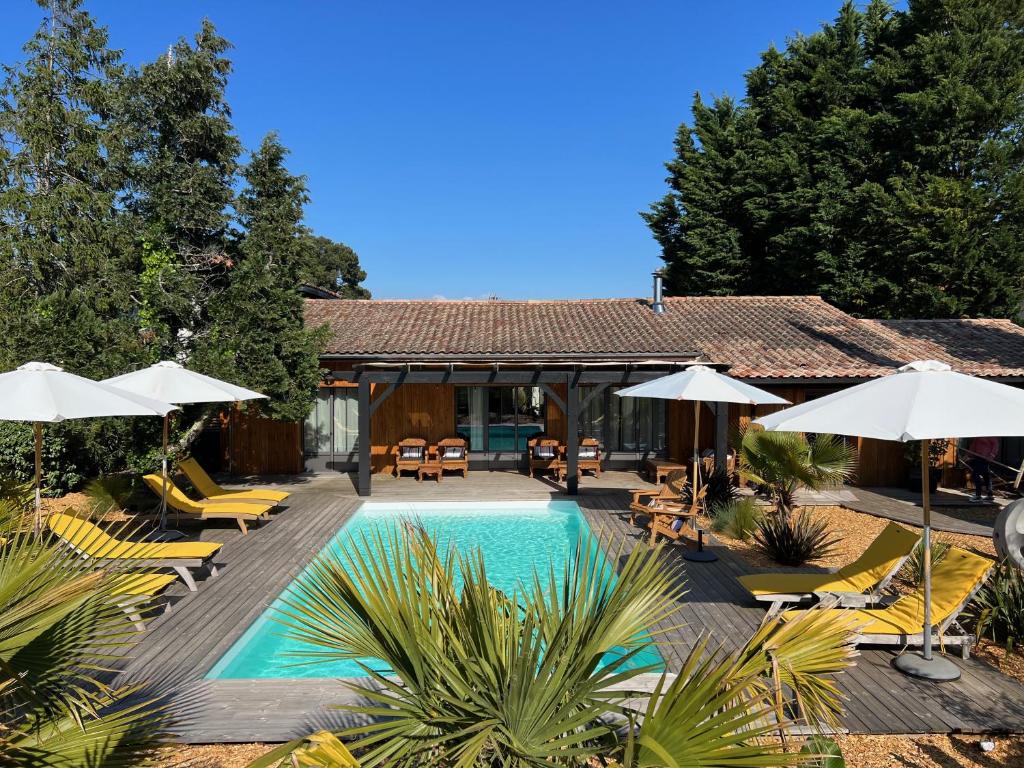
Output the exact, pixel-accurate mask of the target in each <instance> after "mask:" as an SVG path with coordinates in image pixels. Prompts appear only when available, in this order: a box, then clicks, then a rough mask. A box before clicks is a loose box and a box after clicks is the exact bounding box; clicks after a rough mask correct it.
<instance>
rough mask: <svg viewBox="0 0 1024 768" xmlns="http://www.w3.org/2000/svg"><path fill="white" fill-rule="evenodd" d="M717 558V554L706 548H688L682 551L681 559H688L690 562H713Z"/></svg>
mask: <svg viewBox="0 0 1024 768" xmlns="http://www.w3.org/2000/svg"><path fill="white" fill-rule="evenodd" d="M717 559H718V555H716V554H715V553H714V552H709V551H708V550H706V549H694V550H690V549H688V550H686V551H685V552H683V560H689V561H690V562H691V563H713V562H715V560H717Z"/></svg>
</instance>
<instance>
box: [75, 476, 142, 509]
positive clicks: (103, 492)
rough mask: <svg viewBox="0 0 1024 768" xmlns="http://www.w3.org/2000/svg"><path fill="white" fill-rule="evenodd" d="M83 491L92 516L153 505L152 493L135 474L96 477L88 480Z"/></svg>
mask: <svg viewBox="0 0 1024 768" xmlns="http://www.w3.org/2000/svg"><path fill="white" fill-rule="evenodd" d="M84 493H85V495H86V496H87V497H88V499H89V512H90V515H91V516H92V517H94V518H102V517H103V516H104V515H108V514H110V513H112V512H121V511H122V510H129V509H130V510H138V509H143V508H145V507H146V506H152V505H153V499H152V495H151V494H150V492H149V490H148V489H147V488H146V486H145V485H143V483H142V481H141V480H140V479H139V478H138V476H137V475H127V474H116V475H104V476H102V477H97V478H96V479H95V480H90V481H89V483H88V484H87V485H86V486H85V490H84Z"/></svg>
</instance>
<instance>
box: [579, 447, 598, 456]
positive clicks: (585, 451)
mask: <svg viewBox="0 0 1024 768" xmlns="http://www.w3.org/2000/svg"><path fill="white" fill-rule="evenodd" d="M580 458H581V459H595V458H597V446H596V445H584V446H582V447H581V448H580Z"/></svg>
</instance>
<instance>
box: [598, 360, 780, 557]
mask: <svg viewBox="0 0 1024 768" xmlns="http://www.w3.org/2000/svg"><path fill="white" fill-rule="evenodd" d="M615 394H617V395H618V396H619V397H652V398H656V399H659V400H692V401H693V498H692V500H691V502H690V512H691V514H696V511H697V506H698V502H697V494H698V490H699V478H700V471H699V465H700V456H699V455H698V454H699V452H700V450H699V445H698V442H699V436H700V404H701V403H702V402H709V403H742V404H745V405H788V404H789V401H788V400H784V399H782V398H781V397H778V396H777V395H773V394H771V393H770V392H765V391H764V390H763V389H758V388H757V387H753V386H751V385H750V384H746V383H744V382H742V381H739V380H738V379H734V378H732V377H731V376H726V375H725V374H724V373H719V372H718V371H716V370H715V369H714V368H711V367H709V366H706V365H691V366H690V367H688V368H687V369H686V370H685V371H680V372H679V373H672V374H669V375H668V376H662V377H661V378H658V379H654V380H652V381H645V382H644V383H642V384H636V385H634V386H632V387H627V388H625V389H620V390H619V391H617V392H616V393H615ZM701 541H703V539H701ZM684 557H686V558H687V559H690V560H704V561H710V560H714V559H717V558H715V557H714V555H712V554H711V553H709V552H707V553H706V552H705V551H704V549H703V547H700V548H699V549H698V551H697V552H695V553H690V552H688V553H686V554H685V555H684Z"/></svg>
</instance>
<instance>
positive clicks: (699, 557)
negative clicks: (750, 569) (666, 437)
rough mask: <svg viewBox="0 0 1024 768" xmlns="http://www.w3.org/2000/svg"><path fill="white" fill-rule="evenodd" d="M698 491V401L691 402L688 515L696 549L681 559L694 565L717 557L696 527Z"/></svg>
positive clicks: (690, 550) (689, 551) (689, 550)
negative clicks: (690, 519) (691, 451)
mask: <svg viewBox="0 0 1024 768" xmlns="http://www.w3.org/2000/svg"><path fill="white" fill-rule="evenodd" d="M699 491H700V400H694V401H693V498H692V499H691V500H690V514H691V515H693V518H692V522H691V525H692V526H693V529H694V530H695V531H696V532H697V549H695V550H692V549H687V550H685V551H684V552H683V559H684V560H689V561H690V562H694V563H713V562H714V561H715V560H717V559H718V555H716V554H715V553H714V552H712V551H711V550H709V549H704V531H702V530H701V529H699V528H698V527H697V509H698V508H699V506H700V504H699V502H698V501H697V493H698V492H699Z"/></svg>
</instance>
